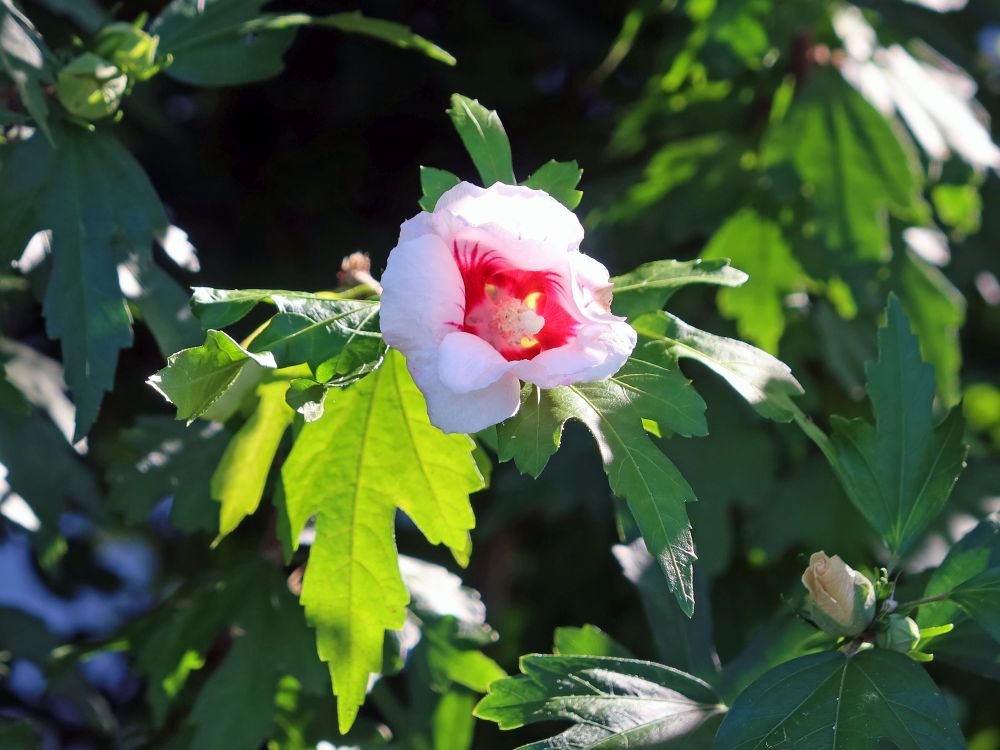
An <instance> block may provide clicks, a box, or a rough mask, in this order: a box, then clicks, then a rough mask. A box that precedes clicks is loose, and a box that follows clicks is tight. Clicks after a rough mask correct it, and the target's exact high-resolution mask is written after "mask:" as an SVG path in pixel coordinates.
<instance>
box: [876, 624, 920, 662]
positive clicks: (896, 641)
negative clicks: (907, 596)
mask: <svg viewBox="0 0 1000 750" xmlns="http://www.w3.org/2000/svg"><path fill="white" fill-rule="evenodd" d="M919 642H920V628H919V627H917V623H915V622H914V621H913V619H912V618H910V617H906V616H905V615H889V622H888V623H887V624H886V628H885V630H883V631H881V632H880V633H879V634H878V635H877V636H875V645H876V646H878V647H879V648H887V649H890V650H892V651H898V652H900V653H901V654H907V653H909V652H910V651H912V650H913V649H915V648H916V647H917V643H919Z"/></svg>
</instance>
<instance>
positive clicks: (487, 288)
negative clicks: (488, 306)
mask: <svg viewBox="0 0 1000 750" xmlns="http://www.w3.org/2000/svg"><path fill="white" fill-rule="evenodd" d="M483 291H484V292H486V296H487V297H489V298H490V300H492V301H493V302H496V301H497V299H498V298H499V297H500V289H499V288H497V285H496V284H486V285H484V286H483Z"/></svg>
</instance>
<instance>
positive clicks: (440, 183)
mask: <svg viewBox="0 0 1000 750" xmlns="http://www.w3.org/2000/svg"><path fill="white" fill-rule="evenodd" d="M459 182H461V180H459V179H458V176H457V175H454V174H452V173H451V172H449V171H447V170H445V169H436V168H435V167H421V168H420V189H421V190H423V191H424V194H423V197H421V198H420V207H421V208H422V209H423V210H424V211H433V210H434V206H436V205H437V202H438V199H439V198H440V197H441V196H442V195H444V194H445V193H447V192H448V191H449V190H451V189H452V188H453V187H455V185H457V184H458V183H459Z"/></svg>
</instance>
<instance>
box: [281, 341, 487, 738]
mask: <svg viewBox="0 0 1000 750" xmlns="http://www.w3.org/2000/svg"><path fill="white" fill-rule="evenodd" d="M328 400H329V401H332V402H333V403H328V404H327V408H326V410H325V413H324V415H323V417H322V418H321V419H319V420H317V421H316V422H312V423H309V424H306V425H305V426H304V427H303V428H302V430H301V432H300V433H299V435H298V438H297V439H296V441H295V445H294V446H293V448H292V452H291V454H290V455H289V457H288V459H287V460H286V461H285V464H284V466H283V467H282V484H283V490H284V495H285V506H286V508H287V513H288V522H289V528H290V535H291V538H292V540H297V539H298V536H299V533H300V531H301V530H302V528H303V527H304V525H305V523H306V521H307V520H308V519H309V518H310V517H311V516H313V515H315V517H316V542H315V543H314V545H313V548H312V551H311V554H310V559H309V565H308V567H307V568H306V574H305V579H304V582H303V588H302V603H303V606H305V609H306V615H307V617H308V619H309V622H310V623H311V624H312V625H313V627H315V628H316V630H317V640H318V645H319V653H320V657H321V658H322V659H323V660H324V661H328V662H329V665H330V672H331V675H332V677H333V684H334V692H335V693H336V695H337V697H338V701H337V712H338V716H339V720H340V726H341V728H342V729H343V730H345V731H346V729H347V728H349V727H350V726H351V724H352V723H353V721H354V718H355V716H356V715H357V711H358V708H359V706H360V705H361V703H362V702H363V700H364V695H365V689H366V686H367V684H368V678H369V674H371V673H374V672H378V671H379V670H380V668H381V663H382V641H383V634H384V631H385V630H391V629H397V628H400V627H402V624H403V615H404V607H405V605H406V602H407V594H406V589H405V588H404V587H403V583H402V580H401V579H400V574H399V566H398V562H397V559H396V549H395V543H394V538H393V520H394V518H395V512H396V508H397V507H399V508H401V509H402V510H403V511H404V512H405V513H406V514H407V515H408V516H409V517H410V518H411V519H413V521H414V522H415V523H416V525H417V527H418V528H419V529H420V530H421V531H422V532H423V534H424V536H426V537H427V538H428V540H429V541H431V542H432V543H435V544H438V543H442V542H443V543H444V544H446V545H447V546H448V547H449V548H450V549H451V550H452V553H453V554H454V555H455V556H456V558H458V559H459V560H460V561H462V562H464V561H466V560H467V559H468V554H469V530H470V529H471V528H472V527H473V525H474V517H473V514H472V508H471V506H470V504H469V499H468V496H469V493H471V492H475V491H476V490H478V489H480V488H481V487H482V486H483V481H482V477H481V476H480V474H479V470H478V469H477V468H476V464H475V461H474V460H473V458H472V449H473V442H472V440H471V439H470V438H468V437H467V436H465V435H445V434H443V433H441V432H440V431H439V430H438V429H437V428H435V427H433V426H432V425H431V424H430V422H429V421H428V419H427V407H426V405H425V403H424V400H423V397H422V396H421V395H420V392H419V390H417V388H416V386H415V385H414V384H413V381H412V380H411V379H410V376H409V374H408V373H407V371H406V366H405V362H404V360H403V358H402V356H401V355H399V354H397V353H395V352H390V353H389V356H388V357H387V361H386V364H385V365H384V366H383V367H382V368H380V369H379V370H377V371H376V372H375V373H373V374H371V375H369V376H368V377H367V378H365V379H363V380H361V381H359V382H358V383H356V384H354V385H352V386H350V387H349V388H347V389H345V390H343V391H337V392H335V393H331V394H330V395H329V396H328Z"/></svg>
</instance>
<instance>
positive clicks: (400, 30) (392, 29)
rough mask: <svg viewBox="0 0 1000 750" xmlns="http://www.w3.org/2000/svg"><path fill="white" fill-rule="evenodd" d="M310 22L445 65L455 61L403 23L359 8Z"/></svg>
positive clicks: (452, 63)
mask: <svg viewBox="0 0 1000 750" xmlns="http://www.w3.org/2000/svg"><path fill="white" fill-rule="evenodd" d="M311 23H312V24H313V25H316V26H328V27H330V28H333V29H339V30H340V31H346V32H348V33H351V34H363V35H364V36H370V37H373V38H374V39H379V40H381V41H383V42H388V43H389V44H392V45H394V46H396V47H400V48H402V49H411V50H414V51H416V52H419V53H421V54H422V55H426V56H427V57H429V58H431V59H432V60H437V61H438V62H443V63H445V64H446V65H454V64H455V62H456V60H455V58H454V57H453V56H452V55H451V54H449V53H448V52H446V51H445V50H443V49H441V48H440V47H438V46H437V45H436V44H434V43H433V42H429V41H428V40H426V39H424V38H423V37H422V36H420V35H419V34H414V33H413V32H412V31H410V30H409V28H407V27H406V26H404V25H403V24H401V23H395V22H393V21H384V20H382V19H381V18H368V17H367V16H365V15H363V14H362V13H361V11H359V10H355V11H351V12H350V13H334V14H333V15H330V16H324V17H322V18H314V19H312V21H311Z"/></svg>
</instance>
